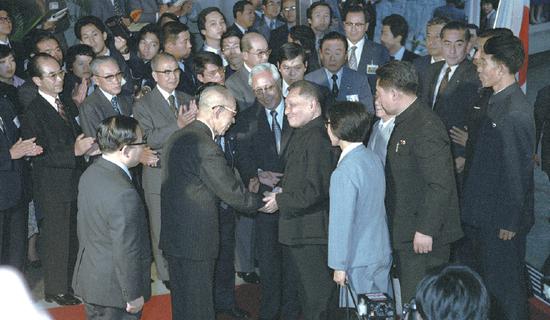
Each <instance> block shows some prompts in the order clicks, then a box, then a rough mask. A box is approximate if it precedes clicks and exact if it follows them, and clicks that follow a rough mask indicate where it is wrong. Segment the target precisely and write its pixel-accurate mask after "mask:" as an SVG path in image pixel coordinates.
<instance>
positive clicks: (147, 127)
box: [133, 87, 193, 194]
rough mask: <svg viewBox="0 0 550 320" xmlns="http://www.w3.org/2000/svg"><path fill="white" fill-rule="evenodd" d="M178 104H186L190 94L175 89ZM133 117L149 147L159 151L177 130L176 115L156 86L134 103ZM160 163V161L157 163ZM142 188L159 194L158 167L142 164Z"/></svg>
mask: <svg viewBox="0 0 550 320" xmlns="http://www.w3.org/2000/svg"><path fill="white" fill-rule="evenodd" d="M176 98H177V100H178V103H179V105H182V104H183V105H188V104H189V102H190V101H191V99H193V98H192V97H191V96H189V95H187V94H185V93H183V92H178V91H176ZM133 109H134V110H133V111H134V118H136V120H137V121H139V124H140V126H141V128H142V129H143V135H144V138H145V139H147V145H148V146H149V147H151V149H153V150H155V151H157V152H159V153H160V155H159V156H160V158H161V159H162V157H163V154H162V152H161V151H162V148H163V147H164V144H165V142H166V141H167V140H168V138H170V136H171V135H172V134H173V133H174V132H176V131H177V130H179V127H178V123H177V119H176V116H175V115H174V113H173V112H172V111H171V110H170V106H169V104H168V101H166V99H164V97H163V96H162V94H161V93H160V91H159V89H158V87H155V89H153V91H151V92H149V93H148V94H146V95H145V96H143V97H142V98H141V99H139V100H137V101H136V102H135V103H134V108H133ZM159 165H160V163H159ZM142 178H143V189H144V190H145V192H147V193H151V192H152V193H156V194H160V185H161V170H160V167H149V166H143V174H142Z"/></svg>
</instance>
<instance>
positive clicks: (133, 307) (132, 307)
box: [126, 296, 145, 313]
mask: <svg viewBox="0 0 550 320" xmlns="http://www.w3.org/2000/svg"><path fill="white" fill-rule="evenodd" d="M144 304H145V299H143V296H141V297H139V298H137V299H136V300H133V301H130V302H126V311H127V312H128V313H138V312H140V311H141V309H143V305H144Z"/></svg>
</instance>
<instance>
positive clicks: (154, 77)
mask: <svg viewBox="0 0 550 320" xmlns="http://www.w3.org/2000/svg"><path fill="white" fill-rule="evenodd" d="M151 75H152V76H153V79H155V82H157V83H158V82H159V81H158V76H157V73H156V72H155V71H153V72H151ZM96 83H97V82H96Z"/></svg>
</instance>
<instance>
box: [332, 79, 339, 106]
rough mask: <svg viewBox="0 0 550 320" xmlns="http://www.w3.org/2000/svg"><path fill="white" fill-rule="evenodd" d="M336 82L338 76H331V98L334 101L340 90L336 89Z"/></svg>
mask: <svg viewBox="0 0 550 320" xmlns="http://www.w3.org/2000/svg"><path fill="white" fill-rule="evenodd" d="M337 80H338V75H337V74H333V75H332V96H333V97H334V100H336V97H338V93H339V92H340V90H339V89H338V83H337V82H336V81H337Z"/></svg>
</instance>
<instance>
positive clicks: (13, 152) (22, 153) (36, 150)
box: [10, 137, 44, 160]
mask: <svg viewBox="0 0 550 320" xmlns="http://www.w3.org/2000/svg"><path fill="white" fill-rule="evenodd" d="M35 140H36V137H34V138H30V139H27V140H23V139H21V138H19V140H17V142H15V144H14V145H13V146H11V148H10V157H11V158H12V160H17V159H21V158H23V157H34V156H36V155H39V154H41V153H42V152H43V151H44V150H43V149H42V147H41V146H39V145H37V144H36V143H35V142H34V141H35Z"/></svg>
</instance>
